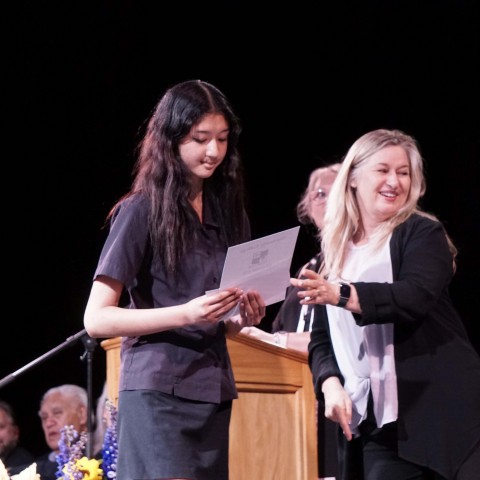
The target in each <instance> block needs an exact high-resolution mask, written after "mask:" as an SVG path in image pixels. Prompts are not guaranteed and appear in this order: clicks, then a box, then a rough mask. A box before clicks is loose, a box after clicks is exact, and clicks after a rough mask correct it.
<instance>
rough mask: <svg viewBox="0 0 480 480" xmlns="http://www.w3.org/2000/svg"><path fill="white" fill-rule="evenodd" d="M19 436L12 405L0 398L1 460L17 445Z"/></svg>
mask: <svg viewBox="0 0 480 480" xmlns="http://www.w3.org/2000/svg"><path fill="white" fill-rule="evenodd" d="M19 438H20V429H19V428H18V425H17V421H16V419H15V414H14V412H13V409H12V407H11V406H10V405H9V404H8V403H7V402H5V401H3V400H0V459H2V461H4V460H5V459H6V458H7V456H8V454H9V453H10V452H11V451H12V450H13V449H14V448H15V447H16V446H17V444H18V441H19Z"/></svg>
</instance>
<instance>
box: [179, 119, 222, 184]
mask: <svg viewBox="0 0 480 480" xmlns="http://www.w3.org/2000/svg"><path fill="white" fill-rule="evenodd" d="M228 133H229V128H228V123H227V121H226V120H225V117H224V116H223V115H221V114H207V115H205V116H204V117H203V118H202V120H201V121H200V122H199V123H197V124H196V125H194V126H193V127H192V129H191V130H190V132H189V133H188V135H187V136H186V137H185V138H184V139H183V140H182V141H181V142H180V145H179V152H180V156H181V157H182V160H183V161H184V163H185V165H187V167H188V169H189V170H190V172H191V174H192V176H193V179H195V178H196V179H201V180H203V179H206V178H209V177H211V176H212V175H213V172H214V171H215V169H216V168H217V167H218V166H219V165H220V164H221V163H222V161H223V159H224V158H225V155H226V153H227V148H228Z"/></svg>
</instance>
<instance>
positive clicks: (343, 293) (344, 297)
mask: <svg viewBox="0 0 480 480" xmlns="http://www.w3.org/2000/svg"><path fill="white" fill-rule="evenodd" d="M351 290H352V289H351V287H350V285H349V284H348V283H343V282H340V300H339V301H338V303H337V307H344V306H345V305H346V304H347V302H348V299H349V298H350V292H351Z"/></svg>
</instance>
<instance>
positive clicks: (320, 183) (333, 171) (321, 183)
mask: <svg viewBox="0 0 480 480" xmlns="http://www.w3.org/2000/svg"><path fill="white" fill-rule="evenodd" d="M340 165H341V164H340V163H335V164H333V165H329V166H326V167H320V168H317V169H315V170H313V172H312V173H311V174H310V177H309V180H308V186H307V188H306V190H305V192H304V193H303V195H302V198H301V199H300V202H298V205H297V218H298V220H299V222H301V223H303V224H309V223H312V224H314V225H315V226H316V227H317V229H318V230H321V229H322V228H323V217H324V215H325V207H326V203H327V198H328V195H329V194H330V189H331V187H332V184H333V181H334V180H335V178H336V176H337V173H338V170H339V169H340Z"/></svg>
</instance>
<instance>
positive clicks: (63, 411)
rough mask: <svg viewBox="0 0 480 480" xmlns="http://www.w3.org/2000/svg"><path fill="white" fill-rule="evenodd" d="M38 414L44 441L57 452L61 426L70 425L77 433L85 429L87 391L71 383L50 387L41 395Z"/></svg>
mask: <svg viewBox="0 0 480 480" xmlns="http://www.w3.org/2000/svg"><path fill="white" fill-rule="evenodd" d="M38 415H39V416H40V420H41V422H42V428H43V432H44V434H45V441H46V442H47V444H48V446H49V447H50V448H51V449H52V450H53V451H55V452H58V451H59V447H58V441H59V440H60V437H61V430H62V428H63V427H65V426H66V425H72V426H73V428H75V430H76V431H77V432H78V433H79V434H80V433H82V432H86V431H87V419H88V395H87V391H86V390H85V389H84V388H82V387H80V386H78V385H71V384H66V385H60V386H58V387H53V388H50V389H49V390H47V391H46V392H45V394H44V395H43V397H42V400H41V402H40V410H39V412H38Z"/></svg>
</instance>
